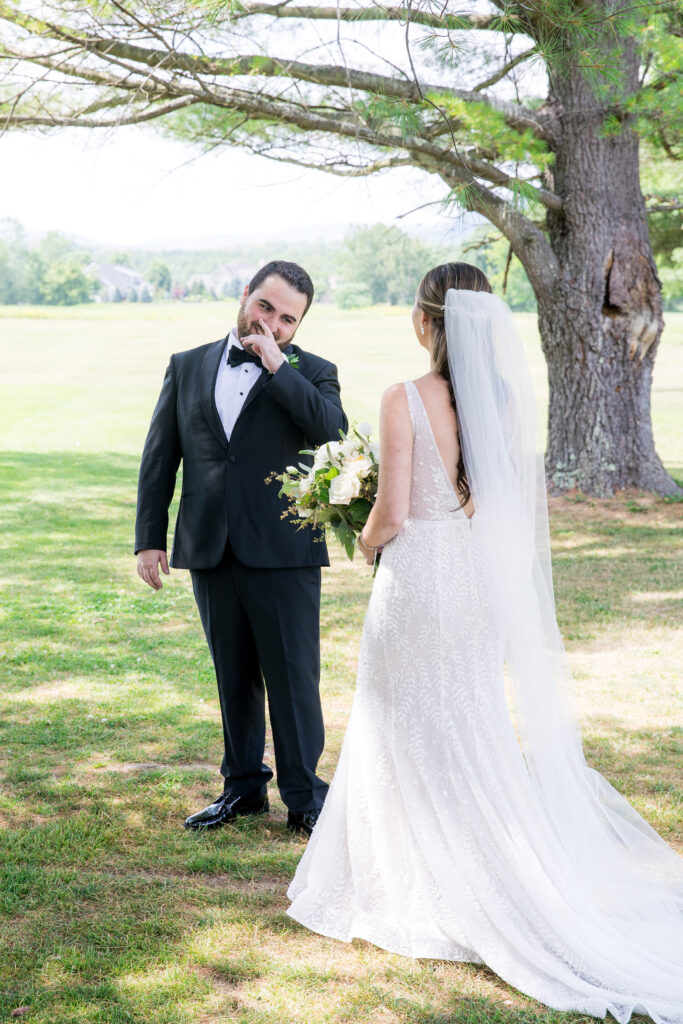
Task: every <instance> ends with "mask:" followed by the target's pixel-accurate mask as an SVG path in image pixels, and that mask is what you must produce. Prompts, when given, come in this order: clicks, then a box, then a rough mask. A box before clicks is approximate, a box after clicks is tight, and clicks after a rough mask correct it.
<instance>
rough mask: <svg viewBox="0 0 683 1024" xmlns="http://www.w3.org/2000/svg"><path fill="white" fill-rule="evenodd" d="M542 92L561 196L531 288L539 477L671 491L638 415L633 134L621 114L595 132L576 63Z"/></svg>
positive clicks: (626, 57) (646, 392) (648, 266)
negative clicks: (544, 386) (540, 389)
mask: <svg viewBox="0 0 683 1024" xmlns="http://www.w3.org/2000/svg"><path fill="white" fill-rule="evenodd" d="M612 45H613V44H612ZM622 57H623V62H624V69H623V70H624V81H625V85H624V93H625V94H626V95H627V94H628V92H629V91H630V89H629V86H630V87H631V88H632V89H633V90H634V91H635V90H636V89H637V59H636V56H635V53H634V52H633V47H632V46H630V44H626V45H625V47H624V50H623V54H622ZM550 92H551V101H552V103H553V106H554V108H555V111H556V113H557V114H558V116H559V119H560V123H561V126H562V128H561V139H560V141H559V144H558V145H557V147H556V162H555V165H554V167H553V170H552V177H553V190H554V191H555V192H556V193H557V194H558V195H560V196H561V197H562V200H563V206H564V208H563V213H562V214H561V215H556V214H554V213H553V212H549V213H548V217H547V223H548V229H549V240H550V244H551V247H552V249H553V252H554V253H555V256H556V258H557V268H558V271H557V279H556V281H555V283H554V286H553V287H552V288H550V289H540V290H538V291H537V298H538V314H539V328H540V333H541V341H542V346H543V352H544V354H545V356H546V360H547V364H548V381H549V389H550V405H549V413H548V446H547V451H546V473H547V477H548V482H549V485H550V487H551V488H554V489H556V490H567V489H570V488H573V487H579V488H580V489H581V490H582V491H584V492H586V493H589V494H593V495H596V496H598V497H606V496H609V495H610V494H612V493H613V492H614V491H615V490H617V489H621V488H625V487H636V488H639V489H643V490H649V491H656V492H658V493H660V494H673V493H676V492H677V491H678V488H677V486H676V484H675V483H674V481H673V480H672V479H671V478H670V477H669V475H668V474H667V472H666V470H665V469H664V467H663V465H662V463H661V461H660V459H659V457H658V455H657V453H656V452H655V448H654V439H653V435H652V422H651V416H650V389H651V384H652V370H653V364H654V358H655V353H656V351H657V347H658V345H659V339H660V336H661V332H662V327H663V319H662V303H661V291H660V287H661V286H660V282H659V280H658V278H657V271H656V267H655V262H654V258H653V255H652V248H651V245H650V240H649V235H648V228H647V220H646V215H645V204H644V202H643V198H642V195H641V191H640V180H639V169H638V138H637V136H636V134H635V132H634V131H633V130H632V128H631V127H630V125H629V124H628V122H624V123H622V126H621V130H620V131H619V132H618V133H616V134H611V135H607V134H606V133H605V117H604V110H605V107H606V104H605V101H604V98H603V99H602V100H601V99H600V98H598V97H596V95H595V93H594V91H593V90H592V89H591V87H590V86H589V84H588V83H587V81H586V79H585V76H584V75H583V73H582V72H581V71H580V70H574V71H572V72H571V73H568V74H566V75H564V76H558V77H557V78H556V79H555V80H552V81H551V90H550ZM622 95H623V93H622ZM519 255H520V258H522V259H523V254H519Z"/></svg>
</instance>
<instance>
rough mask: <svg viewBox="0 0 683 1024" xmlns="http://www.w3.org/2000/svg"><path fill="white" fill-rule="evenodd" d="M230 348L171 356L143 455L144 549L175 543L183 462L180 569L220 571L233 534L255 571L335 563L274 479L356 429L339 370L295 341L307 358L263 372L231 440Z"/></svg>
mask: <svg viewBox="0 0 683 1024" xmlns="http://www.w3.org/2000/svg"><path fill="white" fill-rule="evenodd" d="M225 351H226V339H222V340H221V341H216V342H214V343H213V344H211V345H202V346H200V347H199V348H194V349H190V350H189V351H187V352H180V353H177V354H176V355H173V356H171V361H170V363H169V366H168V369H167V370H166V377H165V379H164V383H163V386H162V389H161V394H160V396H159V401H158V402H157V406H156V409H155V410H154V415H153V416H152V422H151V424H150V428H149V433H148V435H147V440H146V442H145V447H144V450H143V453H142V462H141V465H140V479H139V485H138V510H137V521H136V529H135V550H136V553H137V552H138V551H140V550H144V549H146V548H158V549H160V550H163V551H165V550H166V544H167V531H168V508H169V505H170V503H171V499H172V497H173V492H174V490H175V482H176V474H177V471H178V466H179V465H180V461H181V460H182V463H183V487H182V493H181V499H180V509H179V511H178V519H177V522H176V528H175V537H174V541H173V550H172V553H171V565H172V566H173V567H174V568H176V569H211V568H213V567H214V566H216V565H217V564H218V562H219V561H220V559H221V556H222V554H223V551H224V550H225V545H226V541H227V538H228V537H230V544H231V546H232V549H233V551H234V553H235V555H236V557H237V558H238V560H239V561H240V562H242V563H243V564H244V565H247V566H252V567H254V568H293V567H298V566H310V565H329V561H328V557H327V548H326V546H325V542H324V540H323V539H322V533H321V532H320V531H314V530H312V529H310V528H309V527H306V528H305V529H303V530H297V529H296V525H295V524H294V523H292V521H291V520H288V519H282V513H283V512H284V510H285V508H286V507H287V503H286V501H285V500H284V499H282V498H279V497H278V492H279V489H280V485H279V483H278V482H277V481H274V482H272V483H269V484H266V483H265V479H266V477H267V476H268V475H269V474H270V473H272V472H273V471H275V472H277V473H281V472H282V471H283V470H284V469H285V467H286V466H289V465H297V464H298V463H299V462H300V461H301V462H305V461H307V460H306V459H304V458H303V457H302V456H300V455H299V452H300V451H301V449H303V448H311V447H314V446H315V445H319V444H323V443H324V442H325V441H332V440H338V438H339V431H340V430H344V431H346V430H347V429H348V421H347V419H346V416H345V415H344V410H343V409H342V406H341V399H340V396H339V381H338V379H337V370H336V367H335V366H333V365H332V363H328V362H327V361H326V360H324V359H321V358H320V357H319V356H315V355H312V354H311V353H310V352H304V351H302V349H300V348H299V347H298V346H296V345H290V346H288V347H287V348H286V349H285V350H284V353H285V355H296V356H298V357H299V362H298V366H297V367H296V368H294V367H292V366H290V364H289V363H284V364H283V365H282V366H280V368H279V369H278V370H277V372H276V373H275V374H272V375H270V374H268V373H267V371H266V370H262V371H261V375H260V376H259V377H258V378H257V380H256V382H255V383H254V385H253V387H252V388H251V391H250V392H249V394H248V395H247V398H246V400H245V403H244V406H243V408H242V411H241V413H240V415H239V416H238V418H237V422H236V423H235V426H234V428H233V431H232V434H231V436H230V441H229V442H228V440H227V438H226V436H225V431H224V430H223V425H222V423H221V420H220V417H219V415H218V410H217V408H216V402H215V399H214V390H215V385H216V376H217V374H218V367H219V364H220V360H221V358H222V357H224V353H225ZM308 461H310V460H308Z"/></svg>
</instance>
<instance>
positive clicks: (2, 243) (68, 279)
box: [0, 220, 98, 306]
mask: <svg viewBox="0 0 683 1024" xmlns="http://www.w3.org/2000/svg"><path fill="white" fill-rule="evenodd" d="M87 262H88V255H87V254H86V253H84V252H82V251H80V250H78V249H77V248H76V247H75V246H74V245H73V243H72V242H70V241H69V239H68V238H65V237H64V236H63V235H60V234H58V233H57V232H49V233H48V234H47V235H45V237H44V238H43V239H42V241H41V242H40V244H39V245H38V246H37V247H36V248H31V247H30V246H29V245H28V242H27V241H26V236H25V233H24V230H23V228H22V227H21V225H20V224H19V223H18V222H17V221H13V220H5V221H3V222H2V224H1V225H0V302H2V303H3V304H5V305H17V304H20V303H31V304H33V305H49V306H74V305H77V304H78V303H81V302H90V301H91V299H92V298H93V295H94V294H95V292H96V291H97V288H98V283H97V282H96V281H95V280H93V278H91V277H89V276H88V275H87V274H86V273H85V270H84V266H85V264H86V263H87Z"/></svg>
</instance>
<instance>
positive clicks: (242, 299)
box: [240, 284, 249, 302]
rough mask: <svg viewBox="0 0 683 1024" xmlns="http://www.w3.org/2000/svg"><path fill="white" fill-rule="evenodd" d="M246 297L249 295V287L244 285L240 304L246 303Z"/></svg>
mask: <svg viewBox="0 0 683 1024" xmlns="http://www.w3.org/2000/svg"><path fill="white" fill-rule="evenodd" d="M248 295H249V285H248V284H245V286H244V291H243V292H242V298H241V299H240V302H246V301H247V296H248Z"/></svg>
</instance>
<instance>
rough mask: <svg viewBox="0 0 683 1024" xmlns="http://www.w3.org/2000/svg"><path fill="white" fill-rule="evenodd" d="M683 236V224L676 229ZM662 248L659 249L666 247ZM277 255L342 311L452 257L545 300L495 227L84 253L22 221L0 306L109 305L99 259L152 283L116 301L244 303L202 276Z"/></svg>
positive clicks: (14, 234) (671, 256)
mask: <svg viewBox="0 0 683 1024" xmlns="http://www.w3.org/2000/svg"><path fill="white" fill-rule="evenodd" d="M653 227H656V228H657V231H658V236H661V237H658V239H655V240H654V241H655V249H659V253H658V255H659V273H660V276H661V277H662V280H663V285H664V300H665V308H666V309H670V310H676V309H683V273H682V271H683V248H676V244H675V239H673V238H672V237H671V236H672V231H673V230H674V225H672V222H671V218H670V217H669V218H662V223H661V224H657V225H653ZM675 227H676V228H677V229H678V230H679V231H680V226H679V225H675ZM657 241H659V245H657V244H656V243H657ZM273 256H276V257H277V258H279V259H290V260H295V261H297V262H299V263H301V264H302V265H303V266H305V267H306V269H307V270H308V271H309V273H310V274H311V276H312V278H313V282H314V285H315V289H316V298H317V299H318V300H322V301H327V302H336V304H337V305H338V306H339V307H340V308H342V309H352V308H359V307H363V306H373V305H380V304H388V305H407V304H411V303H412V302H413V299H414V296H415V290H416V287H417V284H418V283H419V281H420V278H421V277H422V275H423V274H424V272H425V271H426V270H427V269H428V268H429V267H431V266H434V265H435V264H436V263H440V262H444V261H446V260H465V261H466V262H468V263H474V264H476V265H477V266H479V267H481V269H482V270H483V271H484V272H485V273H486V274H487V275H488V277H489V280H490V281H491V285H492V287H493V290H494V291H495V292H496V293H497V294H499V295H504V296H505V298H506V300H507V302H508V303H509V305H510V306H511V307H512V309H513V310H517V311H525V312H532V311H534V310H535V309H536V300H535V297H534V292H533V289H532V287H531V285H530V283H529V280H528V278H527V275H526V273H525V271H524V268H523V267H522V265H521V263H520V262H519V260H518V259H517V257H516V256H515V255H514V254H513V253H512V251H511V248H510V245H509V243H508V242H507V240H506V239H504V238H503V237H502V236H496V234H495V233H493V234H492V233H491V231H490V228H485V227H482V228H478V229H476V230H474V231H473V232H471V233H470V234H469V235H468V236H467V237H465V238H461V239H460V241H459V242H458V244H457V245H453V244H447V243H444V242H440V243H436V242H430V241H429V240H427V241H421V240H420V239H419V238H416V237H414V236H412V235H409V234H408V233H406V232H404V231H401V230H400V229H399V228H397V227H395V226H387V225H383V224H375V225H373V226H369V227H356V228H353V229H351V230H350V231H349V232H348V234H347V235H346V237H345V238H344V240H343V241H341V242H322V241H299V242H287V241H285V242H282V243H274V244H273V243H270V244H263V243H260V244H258V245H254V244H249V243H236V244H235V245H231V246H228V247H226V248H224V249H212V250H205V251H195V252H192V251H185V250H167V251H164V250H158V251H149V250H140V249H131V250H107V249H104V248H101V247H96V246H95V247H91V248H89V249H84V248H83V247H79V246H78V245H76V244H75V243H74V242H73V241H71V240H70V239H68V238H66V237H65V236H63V235H60V234H58V233H56V232H50V233H49V234H47V235H45V236H44V237H43V238H42V239H41V241H40V242H39V243H37V244H34V245H31V244H29V242H28V240H27V237H26V233H25V231H24V230H23V228H22V227H21V225H20V224H19V223H18V222H16V221H11V220H7V221H3V222H2V223H1V224H0V305H17V304H32V305H58V306H69V305H74V304H76V303H83V302H90V301H93V300H95V299H96V298H98V297H99V298H103V297H104V296H103V293H102V290H101V282H100V281H99V280H98V278H97V277H96V276H95V274H94V272H93V270H92V269H89V268H91V265H92V264H93V262H98V263H106V264H110V265H115V266H118V267H126V268H129V269H130V270H134V271H136V272H138V273H139V274H141V275H142V276H143V277H144V279H145V281H146V282H148V284H149V285H150V286H151V290H150V288H148V287H146V286H145V287H143V288H142V289H140V290H134V289H131V290H130V291H129V292H128V293H127V294H124V293H123V292H122V291H119V290H118V289H117V290H115V291H114V292H113V294H111V295H109V297H108V298H109V301H113V302H122V301H129V302H130V301H140V302H150V301H152V300H153V299H155V300H171V299H176V300H190V301H207V300H211V299H225V298H239V296H240V294H241V292H242V290H243V288H244V286H245V284H246V283H247V281H246V280H242V279H241V278H240V277H239V276H233V277H230V278H228V279H226V280H225V281H224V282H223V283H222V285H221V286H220V288H216V289H211V288H209V287H207V286H206V284H205V283H204V281H203V280H202V279H201V275H210V274H211V273H213V272H214V271H215V269H216V268H217V267H219V266H221V265H224V264H241V265H243V266H245V267H246V266H249V265H250V264H251V265H252V266H254V267H257V266H259V265H261V264H262V263H264V262H265V261H266V260H267V259H269V258H272V257H273Z"/></svg>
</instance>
